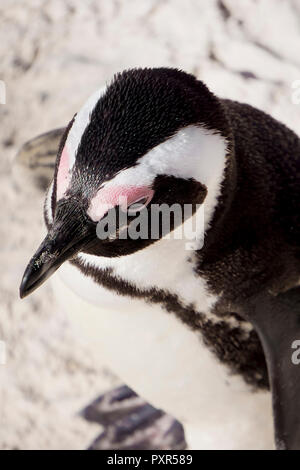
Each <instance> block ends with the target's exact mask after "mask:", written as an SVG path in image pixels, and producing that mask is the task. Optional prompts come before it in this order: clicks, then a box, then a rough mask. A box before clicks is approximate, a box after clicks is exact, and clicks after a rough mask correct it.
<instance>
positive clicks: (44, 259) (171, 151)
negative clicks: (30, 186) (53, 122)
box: [20, 68, 229, 297]
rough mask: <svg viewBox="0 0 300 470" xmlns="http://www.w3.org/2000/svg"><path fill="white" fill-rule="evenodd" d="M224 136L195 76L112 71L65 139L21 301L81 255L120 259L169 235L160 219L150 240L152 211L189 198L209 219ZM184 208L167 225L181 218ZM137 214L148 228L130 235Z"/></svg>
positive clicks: (213, 102) (217, 107) (215, 106)
mask: <svg viewBox="0 0 300 470" xmlns="http://www.w3.org/2000/svg"><path fill="white" fill-rule="evenodd" d="M228 139H229V129H228V123H227V120H226V117H225V114H224V110H223V107H222V105H221V102H220V101H219V100H218V98H217V97H215V96H214V95H213V94H212V93H211V92H210V91H209V90H208V88H207V87H206V86H205V85H204V84H203V83H202V82H201V81H198V80H196V78H195V77H193V76H192V75H189V74H187V73H184V72H182V71H179V70H176V69H167V68H157V69H133V70H128V71H125V72H123V73H121V74H118V75H116V76H115V77H114V79H113V81H112V83H111V84H110V85H109V86H108V87H107V88H106V89H105V90H104V91H103V90H100V91H97V92H96V93H94V94H93V95H92V96H91V97H90V98H89V100H88V101H87V102H86V104H85V105H84V106H83V108H82V109H81V110H80V111H79V112H78V113H77V114H76V115H75V116H74V118H73V119H72V121H71V122H70V124H69V125H68V127H67V129H66V131H65V134H64V136H63V138H62V141H61V144H60V148H59V151H58V156H57V161H56V168H55V174H54V179H53V183H52V184H51V186H50V188H49V190H48V194H47V197H46V204H45V218H46V223H47V226H48V235H47V236H46V238H45V240H44V241H43V243H42V244H41V245H40V247H39V249H38V250H37V252H36V254H35V255H34V256H33V258H32V259H31V261H30V262H29V265H28V267H27V269H26V271H25V273H24V276H23V280H22V283H21V288H20V295H21V297H24V296H26V295H28V294H29V293H31V292H32V291H33V290H35V289H36V288H37V287H38V286H39V285H40V284H41V283H42V282H43V281H45V280H46V279H47V278H48V277H49V276H50V275H51V274H52V273H53V272H54V271H55V270H56V269H57V268H58V267H59V266H60V265H61V264H62V263H63V262H64V261H66V260H68V259H71V258H72V257H74V256H76V254H77V253H79V252H84V253H88V254H92V255H95V256H105V257H115V256H125V255H130V254H132V253H134V252H136V251H138V250H141V249H144V248H145V247H147V246H148V245H149V244H151V243H155V242H156V241H157V240H158V239H159V238H161V237H163V236H165V235H166V233H165V232H164V230H163V229H162V226H161V225H162V224H161V223H159V227H158V229H157V227H156V230H155V234H156V236H155V237H153V236H151V234H152V233H153V218H152V214H151V212H152V211H151V209H152V208H154V207H156V208H157V207H160V206H161V205H162V204H164V205H165V206H166V207H171V206H173V205H174V204H176V205H177V207H178V206H180V207H182V208H184V206H185V205H187V204H188V205H191V207H192V213H193V212H195V211H196V209H197V207H199V205H201V204H203V203H205V204H206V205H207V210H206V216H207V217H208V218H209V219H210V218H211V214H212V212H213V210H214V208H215V206H216V204H217V198H218V196H219V194H220V187H221V183H222V180H223V178H224V171H225V167H226V156H227V145H228ZM181 214H182V217H181V220H180V221H179V222H178V218H177V219H176V220H177V221H175V220H174V218H172V221H171V223H170V225H169V231H172V230H173V229H174V228H175V227H176V225H178V223H183V222H184V210H183V211H182V212H181ZM189 214H191V211H189ZM137 217H139V218H140V220H143V221H144V222H145V223H144V225H145V226H146V229H145V227H142V229H143V230H142V231H141V233H143V236H141V237H132V236H130V230H131V228H132V227H133V226H134V224H136V221H137ZM156 220H161V219H156ZM139 223H140V222H139ZM208 223H209V220H207V221H206V225H207V224H208ZM99 227H100V229H99ZM107 227H108V230H107ZM110 227H112V228H110ZM145 230H146V233H145ZM99 233H100V235H99ZM157 233H158V236H157ZM121 234H122V235H121ZM124 234H125V236H124ZM102 235H104V236H102ZM105 235H107V236H105Z"/></svg>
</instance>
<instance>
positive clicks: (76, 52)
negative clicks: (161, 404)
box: [0, 0, 300, 449]
mask: <svg viewBox="0 0 300 470" xmlns="http://www.w3.org/2000/svg"><path fill="white" fill-rule="evenodd" d="M299 51H300V0H285V1H282V0H243V1H238V0H185V1H182V0H126V1H125V0H88V1H85V2H81V1H79V0H65V1H64V2H61V1H59V0H47V1H44V0H26V1H21V0H15V1H14V0H1V3H0V80H2V81H4V83H5V85H6V104H0V123H1V134H0V149H1V158H0V207H1V209H0V210H1V219H0V241H1V243H0V259H1V271H0V276H1V279H0V340H2V341H5V343H6V364H5V365H0V449H54V448H56V449H57V448H61V449H62V448H67V449H82V448H85V447H86V446H87V445H88V444H89V442H90V441H91V440H92V439H93V438H94V437H95V435H96V434H97V433H99V426H96V425H92V424H88V423H87V422H85V421H84V420H83V419H81V418H80V417H79V416H78V414H77V413H78V411H79V410H80V409H81V408H82V407H84V406H85V405H87V404H88V402H89V401H91V400H92V399H94V398H95V397H96V396H97V395H99V394H100V393H101V392H103V391H105V390H107V389H109V388H111V387H113V386H115V385H116V384H118V383H119V379H118V378H117V377H115V376H114V375H113V374H112V373H111V372H110V371H108V370H107V369H106V368H105V365H104V364H102V363H101V358H99V357H95V355H94V353H93V351H92V350H90V348H89V345H88V344H87V343H86V342H85V340H84V339H83V338H81V337H80V336H79V335H78V334H77V332H75V331H74V330H73V329H72V326H71V325H70V324H69V322H68V319H67V317H66V316H65V315H64V312H63V311H61V309H60V307H59V306H58V305H57V304H56V302H55V299H54V295H53V292H52V290H51V285H50V283H46V285H44V286H43V287H42V288H41V289H39V290H38V291H37V292H36V293H34V295H32V296H30V297H29V298H28V299H25V300H23V301H20V300H19V298H18V288H19V283H20V279H21V276H22V273H23V270H24V268H25V265H26V264H27V262H28V260H29V258H30V257H31V255H32V254H33V252H34V251H35V249H36V248H37V246H38V244H39V242H40V240H41V236H42V232H43V230H44V229H43V218H42V206H43V195H42V194H41V192H40V191H38V190H37V189H35V188H33V187H32V184H31V181H30V179H28V178H27V177H23V179H22V178H21V179H20V177H18V178H17V177H15V172H14V157H15V155H16V153H17V151H18V149H19V148H20V147H21V146H22V144H24V143H25V142H26V141H27V140H29V139H31V138H33V137H35V136H36V135H38V134H40V133H42V132H46V131H48V130H50V129H53V128H57V127H62V126H65V125H66V124H67V123H68V122H69V120H70V118H71V117H72V116H73V115H74V113H75V112H76V111H77V110H78V109H79V108H80V107H81V106H82V104H83V103H84V101H85V100H86V99H87V97H88V96H89V95H90V94H91V93H92V92H93V91H94V90H96V89H97V88H99V87H100V86H102V85H103V84H105V82H106V81H109V80H110V79H111V77H112V75H113V74H114V73H115V72H118V71H121V70H123V69H125V68H130V67H145V66H149V67H152V66H170V67H177V68H181V69H183V70H185V71H188V72H191V73H193V74H195V75H196V76H197V77H198V78H200V79H201V80H203V81H204V82H206V84H207V85H208V86H209V88H210V89H211V90H212V91H214V92H215V93H216V94H217V95H219V96H223V97H227V98H231V99H235V100H238V101H245V102H247V103H250V104H252V105H254V106H257V107H258V108H260V109H263V110H265V111H267V112H269V113H270V114H271V115H273V116H274V117H275V118H277V119H279V120H281V121H282V122H284V123H286V124H287V125H288V126H290V127H291V128H292V129H293V130H295V131H296V132H298V134H299V132H300V131H299V130H300V104H298V105H297V102H295V99H293V93H294V92H295V90H294V89H293V84H294V86H295V81H296V80H299V79H300V55H299ZM298 85H299V84H298Z"/></svg>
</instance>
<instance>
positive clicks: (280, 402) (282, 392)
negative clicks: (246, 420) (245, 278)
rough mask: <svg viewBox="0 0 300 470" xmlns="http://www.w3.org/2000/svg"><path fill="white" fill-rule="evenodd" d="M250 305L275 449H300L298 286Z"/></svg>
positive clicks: (260, 296) (299, 297)
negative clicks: (262, 357) (269, 393)
mask: <svg viewBox="0 0 300 470" xmlns="http://www.w3.org/2000/svg"><path fill="white" fill-rule="evenodd" d="M250 303H251V304H252V306H251V308H250V310H251V313H249V319H250V320H251V321H252V323H253V324H254V326H255V328H256V330H257V333H258V334H259V336H260V340H261V342H262V346H263V348H264V352H265V356H266V361H267V365H268V373H269V380H270V386H271V391H272V402H273V414H274V426H275V442H276V447H277V449H289V450H296V449H297V450H300V287H295V288H293V289H290V290H289V291H286V292H284V293H281V294H278V295H277V296H272V295H259V296H258V297H257V298H256V299H255V300H254V302H253V303H252V302H250ZM249 312H250V311H249ZM296 348H297V349H298V352H297V349H296ZM295 349H296V350H295ZM298 357H299V360H297V358H298Z"/></svg>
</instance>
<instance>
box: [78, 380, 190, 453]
mask: <svg viewBox="0 0 300 470" xmlns="http://www.w3.org/2000/svg"><path fill="white" fill-rule="evenodd" d="M80 414H81V416H82V417H84V418H85V419H86V420H87V421H91V422H96V423H99V424H101V425H102V426H104V431H103V432H102V433H101V434H100V435H99V436H98V437H97V438H96V439H95V440H94V441H93V443H92V444H91V445H90V447H89V450H104V449H106V450H109V449H119V450H121V449H122V450H125V449H127V450H163V449H167V450H182V449H185V448H186V442H185V438H184V430H183V427H182V425H181V424H180V423H179V422H178V421H177V420H175V419H174V418H173V417H172V416H170V415H167V414H166V413H164V412H163V411H161V410H158V409H157V408H154V407H153V406H151V405H150V404H149V403H147V402H145V401H144V400H143V399H142V398H140V397H139V396H138V395H137V394H136V393H135V392H134V391H133V390H131V389H130V388H129V387H127V386H126V385H122V386H121V387H118V388H116V389H114V390H111V391H109V392H106V393H104V394H103V395H101V396H100V397H99V398H97V399H96V400H94V401H93V402H92V403H91V404H90V405H88V406H87V407H86V408H84V410H83V411H82V412H81V413H80Z"/></svg>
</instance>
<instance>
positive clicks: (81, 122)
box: [66, 87, 106, 169]
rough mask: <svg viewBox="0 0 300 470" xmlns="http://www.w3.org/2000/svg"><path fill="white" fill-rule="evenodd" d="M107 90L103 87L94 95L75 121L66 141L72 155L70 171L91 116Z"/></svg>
mask: <svg viewBox="0 0 300 470" xmlns="http://www.w3.org/2000/svg"><path fill="white" fill-rule="evenodd" d="M105 90H106V87H102V88H100V89H99V90H97V91H96V92H95V93H93V94H92V95H91V96H90V97H89V99H88V100H87V101H86V103H85V104H84V106H83V107H82V108H81V110H80V111H79V112H78V113H77V115H76V117H75V119H74V122H73V125H72V127H71V129H70V131H69V134H68V138H67V141H66V145H67V149H68V152H69V155H70V169H71V168H72V166H73V165H74V163H75V159H76V154H77V150H78V147H79V145H80V141H81V138H82V136H83V133H84V131H85V129H86V128H87V126H88V125H89V123H90V119H91V114H92V112H93V110H94V108H95V106H96V104H97V103H98V101H99V99H100V98H101V96H103V95H104V93H105Z"/></svg>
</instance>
